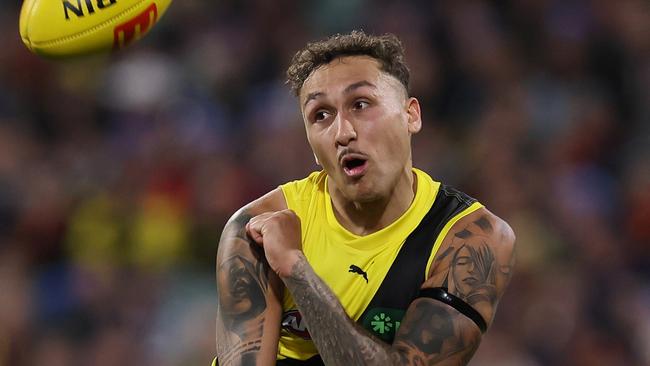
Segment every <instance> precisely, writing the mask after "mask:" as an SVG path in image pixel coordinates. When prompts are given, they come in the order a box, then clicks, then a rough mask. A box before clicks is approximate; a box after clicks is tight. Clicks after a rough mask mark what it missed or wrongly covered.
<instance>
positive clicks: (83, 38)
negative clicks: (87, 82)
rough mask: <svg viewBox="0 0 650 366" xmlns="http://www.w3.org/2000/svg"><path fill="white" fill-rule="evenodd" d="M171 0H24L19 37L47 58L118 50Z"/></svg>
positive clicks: (137, 36) (151, 22)
mask: <svg viewBox="0 0 650 366" xmlns="http://www.w3.org/2000/svg"><path fill="white" fill-rule="evenodd" d="M171 1H172V0H25V1H24V2H23V6H22V9H21V10H20V37H21V38H22V40H23V42H24V43H25V45H26V46H27V48H29V49H30V50H31V51H32V52H34V53H37V54H39V55H43V56H48V57H68V56H76V55H83V54H87V53H93V52H98V51H110V50H119V49H121V48H123V47H126V46H127V45H129V44H130V43H132V42H134V41H136V40H138V39H140V38H141V37H142V36H144V35H145V34H146V33H147V32H148V31H149V30H150V29H151V28H152V27H153V25H154V24H155V23H156V22H157V21H158V20H159V19H160V17H162V15H163V14H164V13H165V11H166V10H167V8H168V7H169V4H170V3H171Z"/></svg>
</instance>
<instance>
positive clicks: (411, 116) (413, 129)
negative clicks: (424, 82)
mask: <svg viewBox="0 0 650 366" xmlns="http://www.w3.org/2000/svg"><path fill="white" fill-rule="evenodd" d="M406 113H407V114H408V129H409V132H410V133H411V134H414V133H418V132H419V131H420V129H422V115H421V111H420V102H419V101H418V100H417V98H414V97H410V98H408V99H407V100H406Z"/></svg>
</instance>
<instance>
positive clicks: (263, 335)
mask: <svg viewBox="0 0 650 366" xmlns="http://www.w3.org/2000/svg"><path fill="white" fill-rule="evenodd" d="M283 208H285V203H284V198H283V196H282V193H281V192H279V191H277V190H276V191H272V192H271V193H270V194H268V195H266V196H264V197H262V198H260V199H259V200H257V201H255V202H253V203H251V204H249V205H248V206H246V207H244V208H242V209H241V210H239V211H238V212H237V213H235V215H233V217H232V218H231V219H230V220H229V221H228V223H227V224H226V226H225V228H224V230H223V233H222V235H221V240H220V241H219V248H218V250H217V297H218V305H217V357H218V364H219V365H221V366H225V365H242V366H244V365H246V366H249V365H275V359H276V353H277V343H278V337H279V329H280V326H279V324H280V313H281V306H280V300H279V299H280V295H279V294H281V293H282V292H281V291H282V283H281V281H280V280H279V278H278V277H277V275H276V274H275V273H273V272H272V271H269V266H268V263H267V261H266V259H265V258H264V253H263V251H262V249H261V248H260V247H259V246H257V245H255V244H254V243H253V242H252V241H251V239H250V238H249V237H248V235H247V234H246V229H245V227H246V225H247V223H248V222H249V220H250V219H251V217H253V216H254V215H256V214H258V213H260V212H265V211H269V210H274V209H283Z"/></svg>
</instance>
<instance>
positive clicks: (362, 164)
mask: <svg viewBox="0 0 650 366" xmlns="http://www.w3.org/2000/svg"><path fill="white" fill-rule="evenodd" d="M341 164H342V166H343V171H344V172H345V174H346V175H347V176H348V177H352V178H356V177H360V176H362V175H363V174H364V173H365V171H366V167H367V165H368V161H367V160H366V159H363V158H360V157H356V156H346V157H344V158H343V161H342V162H341Z"/></svg>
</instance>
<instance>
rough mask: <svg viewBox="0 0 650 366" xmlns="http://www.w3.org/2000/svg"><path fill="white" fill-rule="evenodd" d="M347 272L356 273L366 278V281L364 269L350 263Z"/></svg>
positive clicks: (365, 278) (366, 275)
mask: <svg viewBox="0 0 650 366" xmlns="http://www.w3.org/2000/svg"><path fill="white" fill-rule="evenodd" d="M348 272H352V273H356V274H358V275H360V276H362V277H363V279H364V280H366V283H368V274H367V273H366V271H364V270H363V269H361V268H359V267H357V266H355V265H354V264H350V269H349V270H348Z"/></svg>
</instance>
